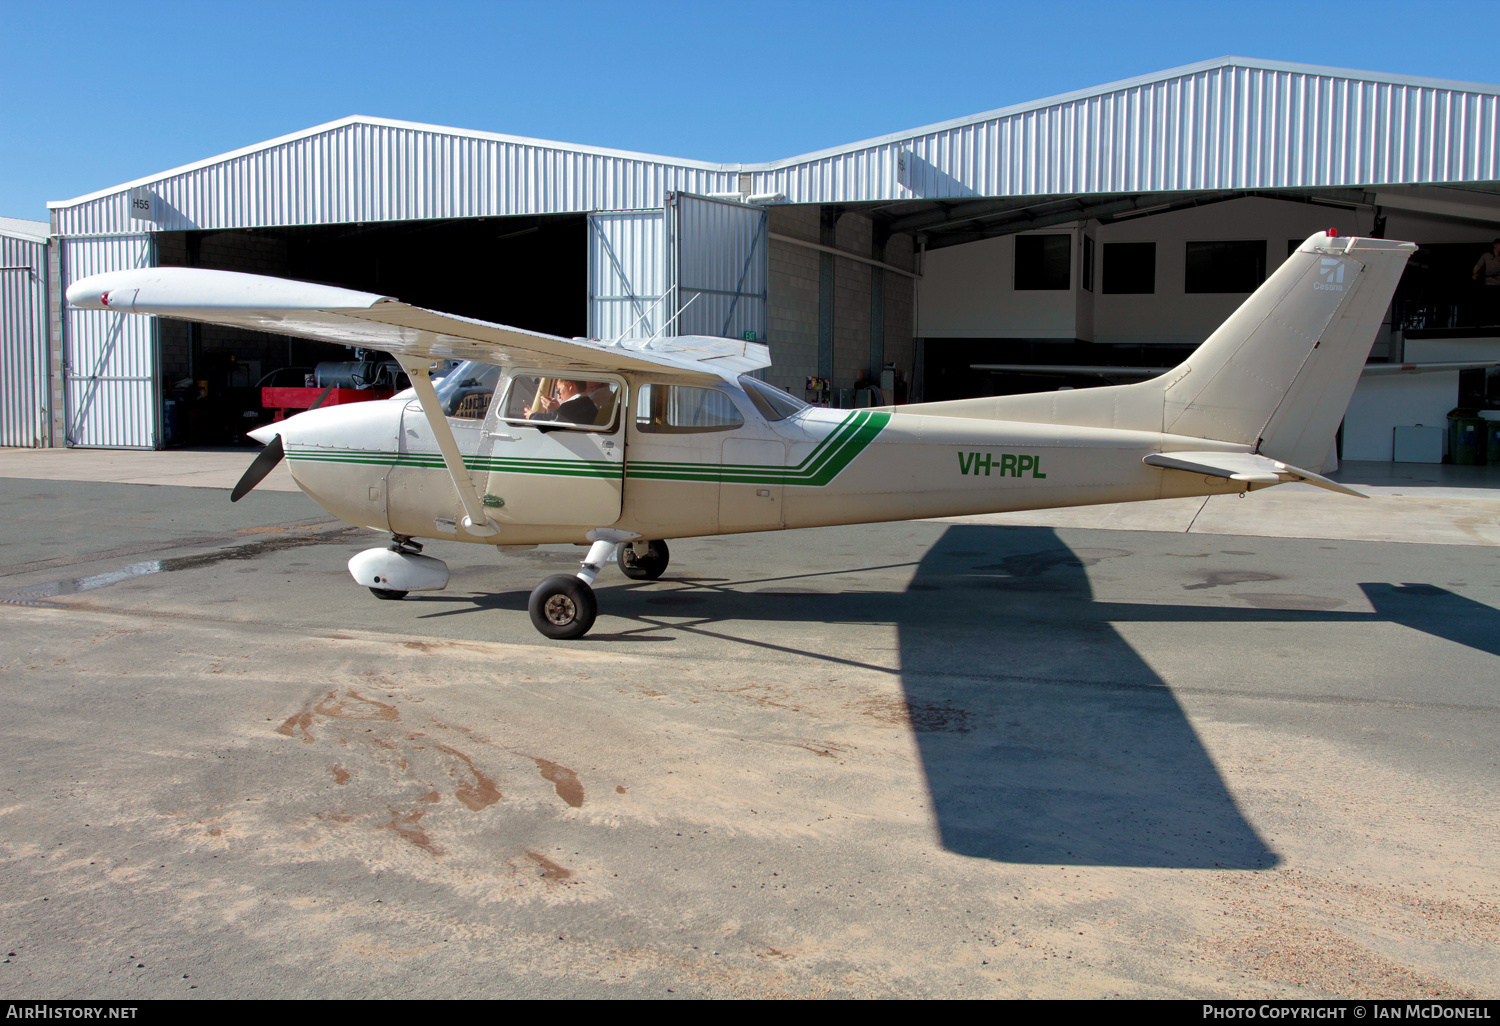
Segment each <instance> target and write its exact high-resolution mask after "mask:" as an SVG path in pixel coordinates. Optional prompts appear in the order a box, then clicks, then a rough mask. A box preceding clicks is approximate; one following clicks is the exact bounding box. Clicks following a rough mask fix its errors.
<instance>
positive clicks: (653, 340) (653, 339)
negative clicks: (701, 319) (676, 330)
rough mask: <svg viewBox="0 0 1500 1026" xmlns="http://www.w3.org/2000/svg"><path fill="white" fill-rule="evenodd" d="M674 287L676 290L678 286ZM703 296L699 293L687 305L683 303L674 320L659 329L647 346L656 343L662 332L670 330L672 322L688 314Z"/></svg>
mask: <svg viewBox="0 0 1500 1026" xmlns="http://www.w3.org/2000/svg"><path fill="white" fill-rule="evenodd" d="M672 287H673V288H674V289H675V288H676V287H677V286H676V285H673V286H672ZM701 295H703V293H701V292H699V293H697V294H695V295H694V296H693V298H692V299H689V300H688V301H687V302H686V303H683V304H682V309H681V310H678V311H677V312H676V313H674V314H673V315H672V320H671V321H668V322H667V323H666V324H663V325H662V326H661V327H660V328H658V329H657V330H656V333H655V334H653V335H652V336H651V337H650V338H648V339H646V345H648V346H649V345H650V344H651V343H652V342H655V341H656V336H657V335H660V334H661V333H662V332H664V331H666V330H667V329H668V328H670V327H671V326H672V321H675V320H677V318H679V317H681V316H682V315H683V314H685V313H687V308H688V307H690V306H692V305H693V304H694V303H696V302H698V297H699V296H701Z"/></svg>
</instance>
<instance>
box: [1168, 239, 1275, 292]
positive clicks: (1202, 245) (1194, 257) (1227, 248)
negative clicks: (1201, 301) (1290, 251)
mask: <svg viewBox="0 0 1500 1026" xmlns="http://www.w3.org/2000/svg"><path fill="white" fill-rule="evenodd" d="M1265 280H1266V243H1265V240H1264V239H1250V240H1247V241H1241V242H1189V243H1188V244H1187V271H1186V274H1185V275H1184V278H1183V286H1182V290H1183V291H1184V292H1254V291H1255V290H1256V289H1258V288H1260V283H1261V282H1263V281H1265Z"/></svg>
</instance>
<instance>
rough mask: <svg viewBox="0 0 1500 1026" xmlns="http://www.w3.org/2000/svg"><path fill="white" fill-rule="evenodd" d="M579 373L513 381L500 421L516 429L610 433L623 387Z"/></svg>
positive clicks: (536, 374) (531, 374)
mask: <svg viewBox="0 0 1500 1026" xmlns="http://www.w3.org/2000/svg"><path fill="white" fill-rule="evenodd" d="M576 375H577V372H576V371H555V372H548V371H523V372H521V373H518V374H516V375H515V376H514V377H513V378H511V381H510V388H509V389H508V390H507V392H506V394H505V402H504V405H503V406H502V407H501V409H500V418H501V419H502V420H504V421H506V422H507V423H510V424H512V425H516V426H522V425H530V426H534V427H538V428H545V429H552V428H569V429H571V430H575V431H579V430H583V431H610V430H613V428H614V425H615V423H616V414H617V412H618V410H619V406H620V394H621V388H620V384H619V383H618V382H615V381H606V380H603V379H600V378H593V377H578V376H576Z"/></svg>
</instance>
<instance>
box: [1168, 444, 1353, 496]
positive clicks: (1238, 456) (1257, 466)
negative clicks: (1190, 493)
mask: <svg viewBox="0 0 1500 1026" xmlns="http://www.w3.org/2000/svg"><path fill="white" fill-rule="evenodd" d="M1143 462H1145V463H1146V464H1147V465H1148V466H1152V467H1161V468H1162V469H1163V470H1181V471H1184V472H1186V473H1189V474H1203V475H1206V476H1208V477H1222V478H1226V479H1228V480H1230V481H1243V482H1244V483H1245V484H1247V485H1250V484H1260V485H1275V484H1285V483H1286V482H1288V481H1305V482H1306V483H1307V484H1310V485H1317V486H1318V487H1319V488H1327V489H1328V490H1329V491H1331V492H1342V493H1343V494H1345V495H1353V496H1355V497H1356V498H1360V499H1364V498H1368V496H1366V495H1365V494H1364V493H1363V492H1356V491H1355V490H1354V489H1353V488H1347V487H1345V486H1344V485H1341V484H1339V483H1338V482H1337V481H1330V480H1328V478H1326V477H1324V476H1322V475H1321V474H1314V473H1313V472H1312V471H1311V470H1303V469H1302V468H1301V467H1293V466H1291V465H1290V464H1286V463H1282V462H1281V461H1280V460H1273V459H1271V458H1270V457H1269V456H1261V455H1259V454H1258V453H1253V452H1171V453H1167V452H1154V453H1151V454H1150V455H1149V456H1146V457H1144V459H1143Z"/></svg>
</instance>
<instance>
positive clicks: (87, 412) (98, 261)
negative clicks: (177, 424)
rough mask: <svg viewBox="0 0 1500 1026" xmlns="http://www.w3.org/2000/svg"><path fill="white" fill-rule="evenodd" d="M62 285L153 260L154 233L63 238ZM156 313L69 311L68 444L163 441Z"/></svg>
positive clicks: (129, 445) (125, 445)
mask: <svg viewBox="0 0 1500 1026" xmlns="http://www.w3.org/2000/svg"><path fill="white" fill-rule="evenodd" d="M62 246H63V250H62V258H63V259H62V266H63V281H62V291H63V292H65V293H66V291H67V288H68V285H69V284H70V283H72V282H75V281H78V280H79V279H80V278H86V277H88V276H89V275H91V274H100V273H102V272H104V271H119V270H124V269H126V268H132V267H150V266H152V264H153V262H154V252H153V250H154V248H155V247H154V246H153V245H152V239H151V236H149V235H114V236H106V237H103V238H85V239H64V240H62ZM156 368H157V358H156V318H155V317H137V316H135V315H133V314H125V313H111V312H110V311H108V310H75V309H71V308H70V309H69V310H68V311H67V313H66V314H65V316H64V319H63V394H64V396H65V397H66V404H67V439H68V444H69V445H73V446H83V447H99V448H107V449H154V448H157V447H158V443H159V439H160V431H159V429H158V421H159V410H160V402H159V395H158V387H157V380H156Z"/></svg>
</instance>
